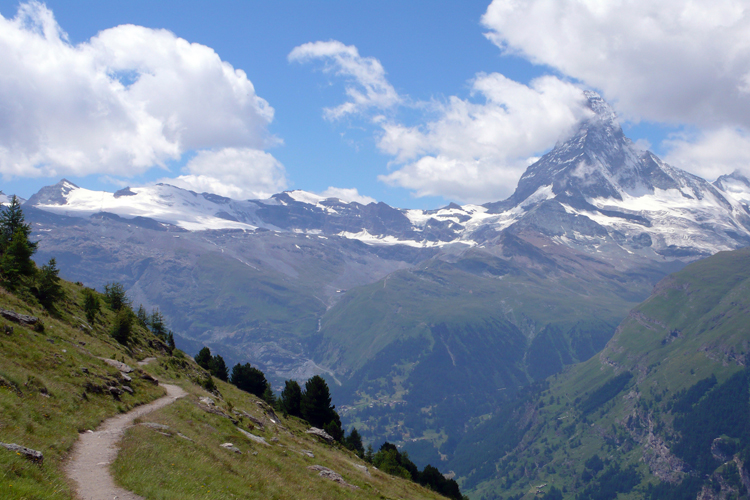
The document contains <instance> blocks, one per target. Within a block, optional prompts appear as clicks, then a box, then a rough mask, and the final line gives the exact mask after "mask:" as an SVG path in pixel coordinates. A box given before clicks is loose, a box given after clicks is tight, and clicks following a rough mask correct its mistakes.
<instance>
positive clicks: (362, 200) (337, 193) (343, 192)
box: [320, 186, 377, 205]
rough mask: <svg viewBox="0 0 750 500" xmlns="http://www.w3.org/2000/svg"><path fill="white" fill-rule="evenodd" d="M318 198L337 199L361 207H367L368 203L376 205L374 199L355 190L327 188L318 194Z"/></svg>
mask: <svg viewBox="0 0 750 500" xmlns="http://www.w3.org/2000/svg"><path fill="white" fill-rule="evenodd" d="M320 196H324V197H326V198H338V199H339V200H341V201H348V202H351V201H356V202H357V203H359V204H361V205H367V204H370V203H377V200H376V199H375V198H371V197H369V196H365V195H363V194H359V191H358V190H357V188H337V187H333V186H329V187H328V189H326V190H325V191H323V192H322V193H320Z"/></svg>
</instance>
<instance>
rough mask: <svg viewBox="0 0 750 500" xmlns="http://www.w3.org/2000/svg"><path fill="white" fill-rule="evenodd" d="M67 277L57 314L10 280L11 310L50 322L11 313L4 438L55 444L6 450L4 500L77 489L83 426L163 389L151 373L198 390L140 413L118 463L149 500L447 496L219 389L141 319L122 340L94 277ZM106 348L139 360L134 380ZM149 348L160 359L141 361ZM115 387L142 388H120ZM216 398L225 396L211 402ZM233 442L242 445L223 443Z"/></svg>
mask: <svg viewBox="0 0 750 500" xmlns="http://www.w3.org/2000/svg"><path fill="white" fill-rule="evenodd" d="M63 286H64V290H65V297H66V298H65V299H64V300H63V301H61V302H59V303H58V304H57V306H56V310H55V311H54V313H53V314H50V313H49V312H47V311H45V310H44V309H42V308H41V307H39V306H37V305H34V304H33V303H31V302H26V301H24V300H21V299H19V298H18V297H16V296H14V295H12V294H9V293H7V292H5V291H4V290H2V289H0V308H2V309H5V310H12V311H14V312H16V313H21V314H26V315H32V316H36V317H38V318H40V319H41V322H42V324H43V327H39V326H36V327H33V328H32V327H25V326H21V325H20V324H18V323H14V322H11V321H8V320H5V319H0V441H1V442H4V443H16V444H20V445H22V446H26V447H28V448H32V449H35V450H38V451H41V452H42V453H43V454H44V462H43V463H42V464H37V463H33V462H30V461H29V460H27V459H25V458H23V457H22V456H21V455H17V454H16V453H14V452H11V451H8V450H6V449H4V448H0V498H3V499H5V498H8V499H24V498H45V499H47V498H49V499H71V498H74V493H73V486H72V485H71V484H70V483H69V482H68V480H67V479H66V478H65V476H64V473H63V471H62V467H63V464H64V462H65V459H66V456H67V455H68V454H69V452H70V449H71V447H72V445H73V443H74V442H75V441H76V439H77V438H78V434H79V433H80V432H83V431H85V430H87V429H94V428H96V427H97V426H98V425H99V424H100V423H101V422H102V421H103V420H104V419H106V418H108V417H111V416H114V415H116V414H118V413H120V412H125V411H128V410H129V409H131V408H133V407H135V406H136V405H140V404H143V403H146V402H148V401H151V400H154V399H156V398H158V397H160V396H162V395H163V394H164V390H163V389H162V388H161V387H159V386H158V385H156V384H154V383H153V382H152V381H150V380H149V379H148V377H147V373H148V374H151V375H154V376H156V377H157V378H158V379H159V380H162V381H170V382H171V383H176V384H178V385H180V386H181V387H183V388H184V389H185V390H186V391H187V392H188V393H189V396H188V397H186V398H184V399H182V400H180V401H178V402H176V403H174V404H173V405H170V406H168V407H166V408H164V409H162V410H159V411H157V412H154V413H151V414H149V415H147V416H146V417H143V418H142V419H141V421H140V422H139V423H143V424H148V425H136V426H134V427H133V428H131V429H130V430H129V431H128V432H127V434H126V436H125V438H124V440H123V442H122V446H123V448H122V452H121V454H120V455H119V457H118V459H117V461H116V462H115V464H113V466H112V470H113V472H114V475H115V477H116V480H117V481H118V482H120V483H121V484H123V485H124V486H125V487H127V488H131V489H133V490H135V491H136V492H138V493H140V494H142V495H144V496H146V497H147V498H174V499H177V498H180V499H190V498H196V499H197V498H201V499H204V498H232V496H234V497H242V498H264V499H265V498H442V497H440V496H439V495H437V494H436V493H434V492H432V491H430V490H427V489H425V488H422V487H421V486H419V485H416V484H415V483H412V482H410V481H406V480H402V479H399V478H396V477H393V476H390V475H387V474H384V473H382V472H380V471H377V470H376V469H373V468H372V467H369V466H368V465H367V464H365V463H364V462H363V461H361V460H360V459H359V458H357V457H356V456H355V455H354V454H352V453H351V452H349V451H347V450H345V449H344V448H342V447H340V446H339V445H330V444H326V443H324V442H319V441H318V438H317V437H315V436H311V435H308V434H305V432H304V431H305V430H306V429H307V428H308V426H307V425H306V423H305V422H303V421H302V420H299V419H296V418H294V417H289V418H284V417H281V416H276V415H274V414H273V412H272V411H271V410H270V408H269V407H268V406H267V405H265V403H263V402H262V401H260V400H258V399H257V398H255V397H254V396H252V395H250V394H247V393H244V392H242V391H239V390H238V389H236V388H235V387H233V386H231V385H228V384H225V383H223V382H220V381H216V384H217V386H218V389H217V391H215V392H213V393H209V392H207V391H206V390H205V389H203V387H202V386H201V383H202V381H203V380H205V377H206V374H205V372H204V371H203V370H202V369H201V368H199V367H198V366H197V365H196V364H195V362H194V361H193V360H192V359H191V358H189V357H186V356H184V355H183V354H182V353H181V352H180V351H174V353H172V354H170V353H169V349H167V348H166V346H164V345H163V344H162V343H161V342H160V341H159V340H158V339H156V337H154V336H153V335H152V334H150V333H149V332H148V331H147V330H146V329H145V328H142V327H141V326H140V325H137V324H136V325H135V326H134V332H133V335H132V337H131V342H130V343H128V345H126V346H123V345H121V344H119V343H118V342H116V341H115V340H114V339H113V338H112V336H111V335H110V331H111V328H112V322H113V320H114V313H112V312H111V311H108V310H106V308H103V309H102V314H101V315H100V316H99V317H98V319H97V320H96V321H95V324H93V325H89V324H88V323H87V322H86V320H85V319H84V318H85V314H84V311H83V310H82V307H81V304H82V300H83V299H82V293H83V287H82V286H79V285H76V284H71V283H63ZM6 326H7V327H8V328H10V327H12V328H13V331H12V333H6V329H5V327H6ZM8 331H9V330H8ZM101 358H109V359H116V360H118V361H122V362H125V363H127V364H128V365H129V366H131V367H133V368H135V371H134V372H133V373H131V374H130V376H131V378H132V381H127V380H126V379H125V378H124V377H123V376H122V375H121V373H120V372H119V371H118V370H117V369H116V368H114V367H112V366H110V365H109V364H107V363H106V362H105V361H104V360H103V359H101ZM146 358H156V359H155V360H153V361H151V362H150V363H149V364H147V365H144V366H143V367H138V364H137V362H138V361H140V360H144V359H146ZM136 367H137V368H136ZM109 387H117V388H123V387H130V388H132V391H133V392H132V394H130V393H129V392H123V393H122V394H121V395H119V396H117V397H115V396H113V395H112V393H111V392H110V391H109ZM205 397H210V398H212V400H213V401H214V405H213V406H209V405H206V404H205V403H202V402H201V398H205ZM204 401H206V400H204ZM154 423H159V424H163V425H165V426H167V427H162V428H160V427H158V426H154V425H153V424H154ZM243 431H244V432H246V433H249V434H251V435H252V436H255V438H252V437H248V436H247V434H244V433H243ZM259 438H263V439H265V441H266V442H267V443H268V444H267V445H266V444H262V443H260V442H258V439H259ZM254 439H255V440H254ZM227 442H231V443H233V444H234V445H235V447H236V448H238V449H239V450H240V451H241V452H242V453H241V454H237V453H235V452H234V451H231V450H228V449H226V448H222V447H220V446H219V445H221V444H223V443H227ZM313 465H319V466H323V467H327V468H329V469H332V470H334V471H335V472H337V473H338V474H340V475H341V476H342V477H343V479H344V481H345V482H346V483H348V484H349V485H350V486H347V485H341V484H338V483H336V482H333V481H331V480H329V479H326V478H323V477H319V475H318V471H316V470H311V469H308V467H309V466H313ZM365 467H368V468H367V469H366V468H365Z"/></svg>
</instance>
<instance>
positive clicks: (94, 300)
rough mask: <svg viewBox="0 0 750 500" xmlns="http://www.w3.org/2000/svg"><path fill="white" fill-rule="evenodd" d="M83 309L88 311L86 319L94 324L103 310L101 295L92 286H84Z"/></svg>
mask: <svg viewBox="0 0 750 500" xmlns="http://www.w3.org/2000/svg"><path fill="white" fill-rule="evenodd" d="M82 295H83V311H84V312H85V313H86V321H88V322H89V324H91V325H92V326H93V324H94V321H95V320H96V315H97V314H99V313H101V312H102V307H101V302H100V301H99V295H98V294H97V293H96V292H95V291H94V290H92V289H90V288H84V289H83V292H82Z"/></svg>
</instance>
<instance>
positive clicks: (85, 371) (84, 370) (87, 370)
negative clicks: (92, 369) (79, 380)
mask: <svg viewBox="0 0 750 500" xmlns="http://www.w3.org/2000/svg"><path fill="white" fill-rule="evenodd" d="M81 371H82V372H83V373H88V372H89V369H88V368H86V367H85V366H82V367H81Z"/></svg>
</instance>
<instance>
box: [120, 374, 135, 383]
mask: <svg viewBox="0 0 750 500" xmlns="http://www.w3.org/2000/svg"><path fill="white" fill-rule="evenodd" d="M120 377H121V378H122V379H123V380H124V381H125V382H132V381H133V379H132V378H130V377H128V376H127V375H125V374H124V373H120Z"/></svg>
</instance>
